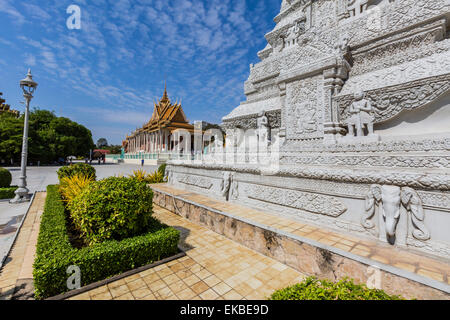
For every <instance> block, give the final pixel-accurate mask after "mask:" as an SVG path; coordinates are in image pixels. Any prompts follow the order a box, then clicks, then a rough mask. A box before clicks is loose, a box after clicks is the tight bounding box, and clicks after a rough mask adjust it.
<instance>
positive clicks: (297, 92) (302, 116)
mask: <svg viewBox="0 0 450 320" xmlns="http://www.w3.org/2000/svg"><path fill="white" fill-rule="evenodd" d="M321 94H322V81H321V77H314V78H309V79H305V80H302V81H298V82H293V83H292V84H290V85H289V87H288V101H289V103H288V105H287V107H286V109H287V110H286V111H287V112H286V124H287V125H286V130H287V138H288V139H312V138H318V137H321V136H322V133H323V122H322V119H323V112H321V110H320V108H319V106H320V101H321V99H322V96H321Z"/></svg>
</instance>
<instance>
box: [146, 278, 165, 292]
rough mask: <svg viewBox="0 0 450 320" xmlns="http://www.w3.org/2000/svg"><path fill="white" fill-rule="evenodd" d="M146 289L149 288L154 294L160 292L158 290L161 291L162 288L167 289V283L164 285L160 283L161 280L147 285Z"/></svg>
mask: <svg viewBox="0 0 450 320" xmlns="http://www.w3.org/2000/svg"><path fill="white" fill-rule="evenodd" d="M148 287H149V288H150V289H151V290H152V291H153V292H155V291H158V290H160V289H162V288H164V287H167V283H165V282H164V281H162V280H157V281H155V282H153V283H151V284H149V285H148Z"/></svg>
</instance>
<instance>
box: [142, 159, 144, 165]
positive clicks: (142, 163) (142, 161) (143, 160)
mask: <svg viewBox="0 0 450 320" xmlns="http://www.w3.org/2000/svg"><path fill="white" fill-rule="evenodd" d="M141 166H142V167H143V166H144V159H142V160H141Z"/></svg>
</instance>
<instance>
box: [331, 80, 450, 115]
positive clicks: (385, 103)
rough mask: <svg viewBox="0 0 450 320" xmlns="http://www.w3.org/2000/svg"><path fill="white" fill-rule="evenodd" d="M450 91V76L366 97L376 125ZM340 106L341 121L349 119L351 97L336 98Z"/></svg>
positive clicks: (382, 89) (417, 82) (383, 90)
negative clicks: (370, 102)
mask: <svg viewBox="0 0 450 320" xmlns="http://www.w3.org/2000/svg"><path fill="white" fill-rule="evenodd" d="M449 89H450V74H447V75H443V76H437V77H433V78H427V79H422V80H417V81H413V82H410V83H406V84H402V85H398V86H395V87H389V88H381V89H375V90H369V91H367V92H366V97H367V98H368V99H370V100H371V101H372V107H373V108H374V117H375V119H374V123H380V122H383V121H386V120H389V119H391V118H393V117H395V116H396V115H398V114H399V113H400V112H401V111H403V110H414V109H416V108H419V107H422V106H424V105H426V104H428V103H431V102H433V101H434V100H436V99H438V98H439V97H440V96H442V95H443V94H444V93H446V92H447V91H448V90H449ZM335 101H336V103H337V104H338V106H339V111H340V120H341V121H345V120H346V119H347V118H348V117H349V110H350V106H351V104H352V103H353V97H352V96H351V95H344V96H339V97H336V98H335Z"/></svg>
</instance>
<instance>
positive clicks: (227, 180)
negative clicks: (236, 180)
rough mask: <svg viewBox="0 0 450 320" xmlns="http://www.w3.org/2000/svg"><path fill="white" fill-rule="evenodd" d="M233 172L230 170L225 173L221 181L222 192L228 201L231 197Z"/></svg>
mask: <svg viewBox="0 0 450 320" xmlns="http://www.w3.org/2000/svg"><path fill="white" fill-rule="evenodd" d="M231 180H232V174H231V172H229V171H226V172H224V173H223V176H222V182H221V183H220V193H221V195H222V197H224V198H225V200H226V201H228V199H229V195H230V187H231Z"/></svg>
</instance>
